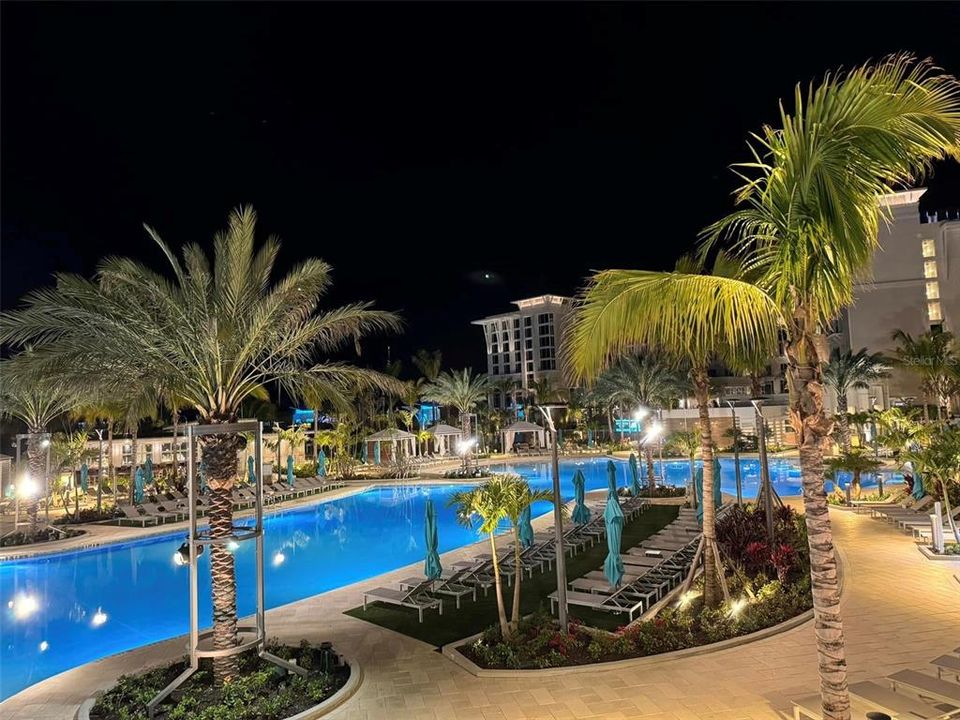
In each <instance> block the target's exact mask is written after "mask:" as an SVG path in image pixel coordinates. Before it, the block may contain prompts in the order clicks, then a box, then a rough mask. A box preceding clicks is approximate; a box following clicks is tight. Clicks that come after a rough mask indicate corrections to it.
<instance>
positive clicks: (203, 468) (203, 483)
mask: <svg viewBox="0 0 960 720" xmlns="http://www.w3.org/2000/svg"><path fill="white" fill-rule="evenodd" d="M197 485H198V487H199V488H200V492H201V493H205V492H206V491H207V463H206V461H205V460H201V461H200V465H199V467H197Z"/></svg>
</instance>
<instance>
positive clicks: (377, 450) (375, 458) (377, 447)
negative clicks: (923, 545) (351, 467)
mask: <svg viewBox="0 0 960 720" xmlns="http://www.w3.org/2000/svg"><path fill="white" fill-rule="evenodd" d="M373 464H374V465H379V464H380V443H379V442H377V443H374V445H373Z"/></svg>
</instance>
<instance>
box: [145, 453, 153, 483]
mask: <svg viewBox="0 0 960 720" xmlns="http://www.w3.org/2000/svg"><path fill="white" fill-rule="evenodd" d="M143 481H144V483H146V484H147V485H153V458H152V457H150V456H149V455H147V461H146V462H145V463H144V464H143Z"/></svg>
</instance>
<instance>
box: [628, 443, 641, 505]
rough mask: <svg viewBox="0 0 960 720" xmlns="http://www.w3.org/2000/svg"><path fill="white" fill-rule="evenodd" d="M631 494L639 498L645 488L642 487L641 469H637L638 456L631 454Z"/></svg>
mask: <svg viewBox="0 0 960 720" xmlns="http://www.w3.org/2000/svg"><path fill="white" fill-rule="evenodd" d="M629 464H630V480H631V483H632V484H631V485H630V492H632V493H633V496H634V497H639V496H640V492H641V491H642V490H643V488H641V487H640V468H638V467H637V456H636V455H634V454H633V453H630V461H629Z"/></svg>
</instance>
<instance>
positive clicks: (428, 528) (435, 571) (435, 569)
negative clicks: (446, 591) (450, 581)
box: [423, 500, 443, 580]
mask: <svg viewBox="0 0 960 720" xmlns="http://www.w3.org/2000/svg"><path fill="white" fill-rule="evenodd" d="M426 514H427V516H426V521H425V523H424V526H423V534H424V538H425V539H426V551H427V559H426V560H425V561H424V563H423V574H424V576H426V578H427V580H436V579H438V578H439V577H440V573H442V572H443V568H442V567H440V553H439V552H437V548H438V547H439V546H440V543H439V541H438V540H437V512H436V510H434V509H433V500H427V507H426Z"/></svg>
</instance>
